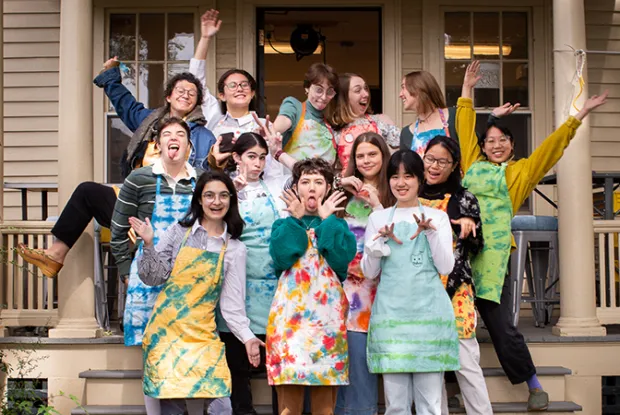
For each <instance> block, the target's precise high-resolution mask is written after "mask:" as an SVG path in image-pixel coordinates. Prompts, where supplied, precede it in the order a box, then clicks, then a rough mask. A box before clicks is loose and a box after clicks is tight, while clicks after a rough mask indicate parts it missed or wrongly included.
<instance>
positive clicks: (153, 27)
mask: <svg viewBox="0 0 620 415" xmlns="http://www.w3.org/2000/svg"><path fill="white" fill-rule="evenodd" d="M164 18H165V15H164V14H163V13H157V14H140V34H139V38H138V39H139V42H140V49H139V52H140V56H139V59H140V60H142V61H144V60H151V61H163V60H164V56H165V55H164V53H165V50H166V48H165V45H164V41H165V36H166V35H165V33H164V26H165V25H164Z"/></svg>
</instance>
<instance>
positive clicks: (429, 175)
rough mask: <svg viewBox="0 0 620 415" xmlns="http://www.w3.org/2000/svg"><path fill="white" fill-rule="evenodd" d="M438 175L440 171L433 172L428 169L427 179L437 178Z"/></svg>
mask: <svg viewBox="0 0 620 415" xmlns="http://www.w3.org/2000/svg"><path fill="white" fill-rule="evenodd" d="M439 176H441V174H440V173H435V172H432V171H429V172H428V178H429V179H432V180H439Z"/></svg>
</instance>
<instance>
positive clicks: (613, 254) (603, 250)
mask: <svg viewBox="0 0 620 415" xmlns="http://www.w3.org/2000/svg"><path fill="white" fill-rule="evenodd" d="M619 234H620V220H595V221H594V238H595V240H594V244H595V258H596V261H595V263H596V284H597V309H596V314H597V316H598V318H599V320H600V322H601V323H602V324H620V298H619V294H620V290H619V289H618V278H619V274H620V272H619V268H618V264H619V260H620V245H619V244H618V235H619Z"/></svg>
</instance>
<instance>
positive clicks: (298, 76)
mask: <svg viewBox="0 0 620 415" xmlns="http://www.w3.org/2000/svg"><path fill="white" fill-rule="evenodd" d="M256 13H257V15H256V23H257V24H256V27H257V34H256V35H257V36H256V38H257V40H258V45H257V48H256V53H257V56H256V57H257V59H256V66H257V67H256V76H257V80H258V94H259V95H258V96H259V97H263V99H262V100H260V107H259V108H260V113H261V114H269V116H270V117H271V119H272V120H273V119H275V117H276V116H277V114H278V109H279V107H280V104H281V103H282V100H283V99H284V98H286V97H287V96H293V97H296V98H297V99H299V100H300V101H304V100H305V94H304V89H303V79H304V74H305V72H306V70H307V69H308V67H309V66H310V65H311V64H313V63H314V62H324V63H327V64H329V65H331V66H332V67H333V68H334V69H335V70H336V71H337V72H338V73H345V72H353V73H357V74H359V75H360V76H362V77H363V78H364V79H365V80H366V82H367V83H368V86H369V87H370V90H371V104H372V108H373V110H374V111H375V113H381V112H382V109H383V91H382V61H381V56H382V52H381V45H382V39H381V32H382V29H381V9H380V8H376V7H375V8H258V9H257V11H256ZM300 26H302V27H311V28H312V29H313V30H314V31H316V32H317V33H318V34H319V35H320V36H321V38H322V41H321V43H320V45H319V47H318V48H317V49H316V50H315V52H314V53H313V54H312V55H309V56H304V57H302V58H301V59H299V60H298V59H297V56H296V55H295V53H294V52H293V50H292V48H291V45H290V39H291V34H292V33H293V31H294V30H295V29H296V28H298V27H300Z"/></svg>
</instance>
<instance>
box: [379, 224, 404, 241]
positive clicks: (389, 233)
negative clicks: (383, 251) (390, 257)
mask: <svg viewBox="0 0 620 415" xmlns="http://www.w3.org/2000/svg"><path fill="white" fill-rule="evenodd" d="M379 238H390V239H391V240H393V241H394V242H396V243H397V244H399V245H402V244H403V241H401V240H400V239H398V238H397V237H396V235H394V224H393V223H392V224H391V225H385V226H384V227H382V228H381V229H379V231H378V233H377V234H376V235H375V237H374V238H372V240H373V241H376V240H377V239H379Z"/></svg>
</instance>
